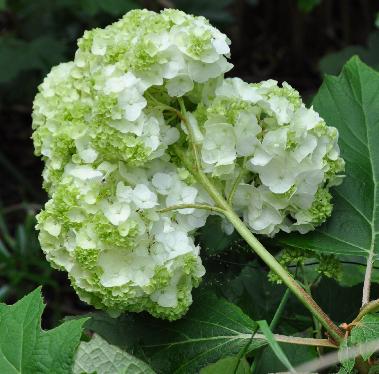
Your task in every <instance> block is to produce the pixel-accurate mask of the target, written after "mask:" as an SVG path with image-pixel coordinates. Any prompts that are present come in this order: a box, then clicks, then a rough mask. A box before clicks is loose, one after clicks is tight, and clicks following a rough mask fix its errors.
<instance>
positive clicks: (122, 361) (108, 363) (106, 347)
mask: <svg viewBox="0 0 379 374" xmlns="http://www.w3.org/2000/svg"><path fill="white" fill-rule="evenodd" d="M94 372H96V374H114V373H119V374H121V373H133V374H154V371H153V370H152V369H151V368H150V367H149V366H148V365H147V364H146V363H144V362H143V361H141V360H139V359H138V358H136V357H134V356H132V355H130V354H129V353H127V352H124V351H122V350H121V349H120V348H118V347H116V346H114V345H111V344H108V343H107V342H106V341H105V340H104V339H103V338H101V337H100V336H99V335H96V334H95V335H94V336H93V337H92V339H91V340H90V341H89V342H81V343H80V345H79V348H78V351H77V353H76V357H75V363H74V367H73V374H82V373H86V374H87V373H88V374H90V373H94Z"/></svg>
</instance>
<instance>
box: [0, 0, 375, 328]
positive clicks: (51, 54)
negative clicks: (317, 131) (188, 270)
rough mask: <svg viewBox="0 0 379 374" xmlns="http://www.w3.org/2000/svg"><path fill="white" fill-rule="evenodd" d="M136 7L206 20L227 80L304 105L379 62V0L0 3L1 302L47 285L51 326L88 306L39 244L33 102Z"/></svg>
mask: <svg viewBox="0 0 379 374" xmlns="http://www.w3.org/2000/svg"><path fill="white" fill-rule="evenodd" d="M138 7H146V8H148V9H152V10H159V9H162V8H163V7H175V8H179V9H182V10H184V11H186V12H188V13H193V14H196V15H204V16H206V17H207V18H209V19H210V21H211V22H212V23H213V24H214V25H215V26H217V27H219V28H220V29H221V30H222V31H223V32H225V33H227V34H228V36H229V37H230V38H231V40H232V46H231V56H232V57H231V61H232V63H233V64H234V66H235V67H234V69H233V70H232V71H231V72H230V73H229V75H231V76H240V77H241V78H243V79H245V80H246V81H249V82H257V81H260V80H264V79H269V78H273V79H277V80H278V81H287V82H288V83H290V84H291V85H292V86H294V87H295V88H296V89H298V90H299V91H300V93H301V94H302V95H303V97H304V98H305V100H306V101H307V102H310V100H311V98H312V95H313V94H314V93H315V92H316V91H317V89H318V87H319V86H320V84H321V82H322V76H323V74H324V73H325V72H329V73H338V72H339V70H340V68H341V66H342V64H343V62H344V61H346V59H347V58H348V57H349V56H351V55H352V54H355V53H357V54H359V55H360V57H361V58H362V59H363V60H365V61H366V62H367V63H368V64H370V65H371V66H373V67H374V68H376V67H378V66H379V36H378V31H376V27H375V21H376V15H377V13H378V12H379V1H377V0H376V1H375V0H349V1H347V0H297V1H296V0H280V1H278V0H234V1H233V0H208V1H200V0H172V1H169V0H162V1H138V0H55V1H54V0H8V1H7V0H0V126H1V127H0V301H6V302H14V301H15V300H17V299H18V298H20V297H21V296H23V295H24V294H25V293H27V292H29V291H30V290H32V289H33V288H35V287H36V286H37V285H39V284H42V285H43V286H44V288H43V289H44V294H45V297H46V299H47V302H48V307H49V308H48V314H47V316H48V317H47V319H48V322H47V324H54V323H55V322H56V321H57V320H58V319H60V318H61V317H62V315H65V314H72V313H78V312H79V311H81V310H84V309H85V308H86V306H84V305H83V304H81V303H80V302H79V301H78V299H77V297H76V296H75V294H74V293H73V291H72V290H71V288H70V287H69V285H68V282H67V278H66V275H65V274H63V273H58V272H55V271H54V270H52V269H51V268H50V266H49V265H48V264H47V262H46V261H45V260H44V257H43V255H42V254H41V251H40V248H39V245H38V241H37V239H36V233H35V231H34V224H35V221H34V215H35V212H37V211H38V210H39V209H40V208H41V206H42V204H43V203H44V201H45V200H46V199H47V197H46V195H45V194H44V192H43V191H42V189H41V184H42V181H41V170H42V164H41V162H40V160H39V159H38V158H36V157H35V156H34V155H33V145H32V142H31V140H30V136H31V110H32V101H33V97H34V95H35V94H36V90H37V86H38V84H39V83H40V82H41V81H42V79H43V77H44V76H45V75H46V74H47V73H48V72H49V70H50V68H51V67H52V66H53V65H55V64H58V63H60V62H63V61H68V60H70V59H72V58H73V55H74V51H75V48H76V39H77V38H78V37H80V36H81V35H82V33H83V31H84V30H86V29H90V28H93V27H103V26H105V25H107V24H109V23H111V22H113V21H115V20H117V19H118V18H120V17H121V16H122V15H123V14H124V13H125V12H127V11H128V10H130V9H133V8H138Z"/></svg>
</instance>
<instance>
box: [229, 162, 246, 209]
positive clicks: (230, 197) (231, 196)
mask: <svg viewBox="0 0 379 374" xmlns="http://www.w3.org/2000/svg"><path fill="white" fill-rule="evenodd" d="M245 163H246V157H244V159H243V163H242V167H241V171H240V172H239V174H238V176H237V178H236V180H235V181H234V183H233V186H232V189H231V190H230V194H229V197H228V204H230V205H232V204H233V197H234V194H235V193H236V191H237V187H238V185H239V184H240V182H241V179H242V177H243V168H244V166H245Z"/></svg>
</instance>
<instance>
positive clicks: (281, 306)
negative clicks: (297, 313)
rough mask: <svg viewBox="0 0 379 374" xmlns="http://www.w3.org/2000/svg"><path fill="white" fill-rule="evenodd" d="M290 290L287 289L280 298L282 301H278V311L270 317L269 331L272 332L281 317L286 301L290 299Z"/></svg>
mask: <svg viewBox="0 0 379 374" xmlns="http://www.w3.org/2000/svg"><path fill="white" fill-rule="evenodd" d="M290 292H291V291H290V290H289V288H287V289H286V292H284V295H283V297H282V300H281V301H280V304H279V306H278V309H276V312H275V314H274V317H272V320H271V323H270V330H271V331H272V332H274V330H275V328H276V326H277V325H278V323H279V321H280V318H281V317H282V314H283V311H284V308H285V306H286V304H287V301H288V299H289V297H290Z"/></svg>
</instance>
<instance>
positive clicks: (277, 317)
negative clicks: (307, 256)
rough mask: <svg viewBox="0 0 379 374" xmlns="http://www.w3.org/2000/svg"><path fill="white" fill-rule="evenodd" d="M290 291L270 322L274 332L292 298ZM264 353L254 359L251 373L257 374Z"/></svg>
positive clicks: (283, 298) (287, 290)
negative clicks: (290, 297)
mask: <svg viewBox="0 0 379 374" xmlns="http://www.w3.org/2000/svg"><path fill="white" fill-rule="evenodd" d="M290 292H291V291H290V290H289V288H287V289H286V291H285V292H284V295H283V297H282V299H281V300H280V303H279V306H278V308H277V309H276V312H275V314H274V317H273V318H272V320H271V322H270V326H269V327H270V330H271V331H272V332H274V330H275V328H276V326H277V325H278V323H279V321H280V318H281V316H282V314H283V311H284V307H285V306H286V304H287V301H288V298H289V296H290ZM262 353H263V351H262V350H261V351H259V352H258V353H257V355H256V356H255V357H254V361H253V363H252V365H251V368H250V372H251V373H255V371H256V370H257V365H258V362H259V360H260V358H261V357H262Z"/></svg>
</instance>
